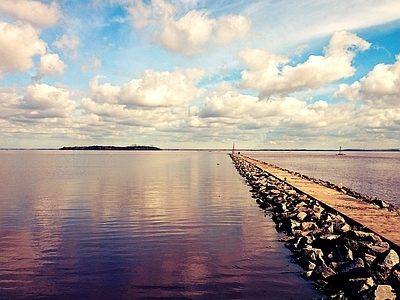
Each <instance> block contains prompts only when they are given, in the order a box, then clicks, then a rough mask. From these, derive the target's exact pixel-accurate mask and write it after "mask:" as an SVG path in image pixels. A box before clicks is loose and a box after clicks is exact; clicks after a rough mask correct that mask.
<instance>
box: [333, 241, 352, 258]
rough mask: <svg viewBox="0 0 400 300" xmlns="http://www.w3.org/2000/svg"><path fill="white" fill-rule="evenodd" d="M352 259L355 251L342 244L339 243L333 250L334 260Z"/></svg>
mask: <svg viewBox="0 0 400 300" xmlns="http://www.w3.org/2000/svg"><path fill="white" fill-rule="evenodd" d="M351 260H353V251H351V249H349V248H348V247H346V246H344V245H342V244H339V245H338V246H337V247H336V248H335V249H334V250H333V252H332V261H337V262H347V261H351Z"/></svg>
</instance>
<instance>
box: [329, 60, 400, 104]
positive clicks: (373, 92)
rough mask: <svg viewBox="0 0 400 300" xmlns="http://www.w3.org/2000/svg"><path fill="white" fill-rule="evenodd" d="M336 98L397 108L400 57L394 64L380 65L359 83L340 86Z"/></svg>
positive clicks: (399, 87) (399, 94) (399, 96)
mask: <svg viewBox="0 0 400 300" xmlns="http://www.w3.org/2000/svg"><path fill="white" fill-rule="evenodd" d="M334 97H344V98H346V99H349V100H352V101H362V102H366V103H371V104H380V105H381V104H385V105H390V106H395V107H397V106H398V105H399V99H400V55H398V56H397V57H396V62H395V63H394V64H391V65H390V64H378V65H376V66H375V67H374V68H373V69H372V71H370V72H369V73H368V74H367V75H366V76H364V77H363V78H361V79H360V80H359V81H356V82H354V83H353V84H351V85H348V84H341V85H339V89H338V90H337V91H336V92H335V93H334Z"/></svg>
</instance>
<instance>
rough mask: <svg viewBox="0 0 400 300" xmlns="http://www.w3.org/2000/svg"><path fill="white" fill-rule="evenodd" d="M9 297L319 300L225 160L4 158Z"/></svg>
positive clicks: (1, 275) (0, 277) (114, 155)
mask: <svg viewBox="0 0 400 300" xmlns="http://www.w3.org/2000/svg"><path fill="white" fill-rule="evenodd" d="M0 168H1V173H0V174H1V175H0V253H1V255H0V298H1V299H168V298H170V299H311V298H313V297H321V294H320V293H318V292H316V291H314V290H313V287H312V284H311V283H310V282H307V281H305V280H304V279H302V278H301V277H300V274H301V272H302V270H301V269H300V267H298V266H297V265H295V264H292V263H290V252H289V250H287V249H286V248H285V247H284V246H283V244H282V243H281V242H278V240H279V238H280V237H282V235H280V234H278V233H277V232H276V230H275V227H274V224H273V222H272V221H271V220H270V218H269V217H265V216H264V213H263V211H262V210H260V209H259V208H258V206H257V204H256V203H255V200H254V199H253V198H251V193H250V192H249V187H248V186H246V184H245V182H244V181H243V179H242V178H241V177H240V175H239V174H238V172H237V171H236V169H235V168H234V166H233V164H232V162H231V160H230V158H229V156H228V155H227V154H226V153H223V152H184V151H182V152H178V151H177V152H172V151H161V152H146V151H144V152H140V151H133V152H124V151H121V152H118V151H115V152H113V151H105V152H101V151H94V152H92V151H0Z"/></svg>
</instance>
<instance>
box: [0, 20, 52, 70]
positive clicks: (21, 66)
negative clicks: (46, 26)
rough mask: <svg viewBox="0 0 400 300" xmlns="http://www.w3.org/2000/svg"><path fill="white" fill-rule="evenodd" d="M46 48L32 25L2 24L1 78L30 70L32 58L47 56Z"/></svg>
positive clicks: (0, 47)
mask: <svg viewBox="0 0 400 300" xmlns="http://www.w3.org/2000/svg"><path fill="white" fill-rule="evenodd" d="M46 48H47V44H46V43H45V42H44V41H42V40H41V39H39V31H38V30H37V29H35V28H33V27H32V26H31V25H29V24H20V23H18V24H9V23H5V22H0V76H1V74H2V73H12V72H16V71H20V72H23V71H27V70H29V69H30V68H32V67H33V61H32V57H33V56H35V55H43V54H45V53H46Z"/></svg>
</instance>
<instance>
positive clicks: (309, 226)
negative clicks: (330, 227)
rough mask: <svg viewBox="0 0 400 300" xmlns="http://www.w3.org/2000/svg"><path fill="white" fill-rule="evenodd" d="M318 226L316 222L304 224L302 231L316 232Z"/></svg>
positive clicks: (302, 224)
mask: <svg viewBox="0 0 400 300" xmlns="http://www.w3.org/2000/svg"><path fill="white" fill-rule="evenodd" d="M317 228H318V226H317V224H315V222H303V223H301V229H302V230H305V231H306V230H314V229H317Z"/></svg>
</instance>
